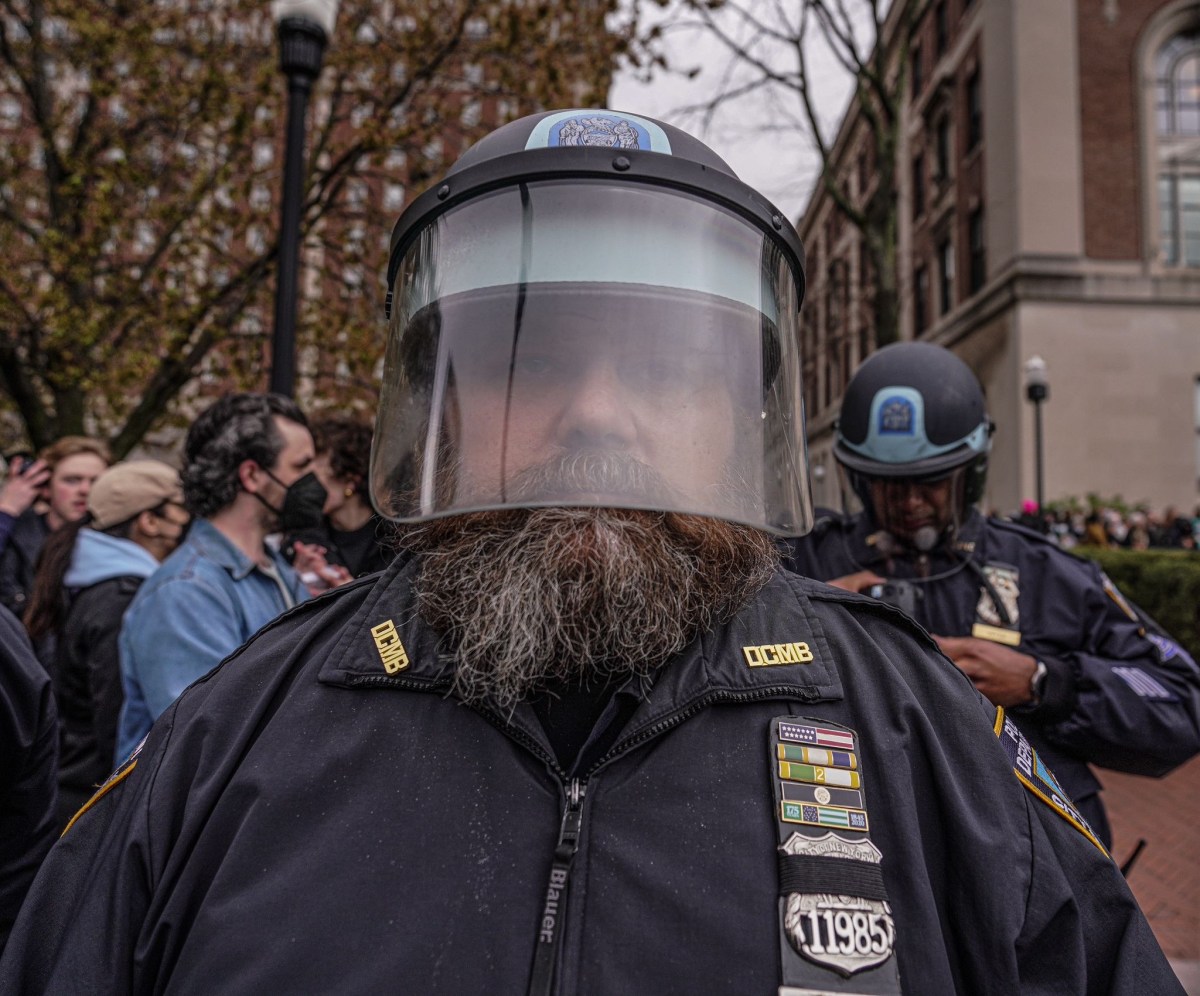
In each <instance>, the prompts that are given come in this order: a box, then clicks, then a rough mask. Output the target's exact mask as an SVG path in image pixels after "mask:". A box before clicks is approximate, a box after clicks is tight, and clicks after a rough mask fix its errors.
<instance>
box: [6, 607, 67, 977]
mask: <svg viewBox="0 0 1200 996" xmlns="http://www.w3.org/2000/svg"><path fill="white" fill-rule="evenodd" d="M57 792H58V717H57V714H56V711H55V708H54V696H53V693H52V691H51V686H50V676H49V675H47V674H46V672H45V670H44V669H43V668H42V666H41V664H39V663H38V661H37V659H36V658H35V657H34V654H33V649H32V647H30V645H29V640H28V639H27V637H26V636H25V631H24V630H23V629H22V628H21V624H20V623H18V622H17V620H16V618H15V617H14V616H13V615H12V613H10V612H8V610H6V609H0V951H3V950H4V947H5V939H6V938H7V937H8V933H9V931H10V929H11V928H12V924H13V921H14V920H15V919H16V916H17V911H18V910H19V909H20V908H21V902H22V900H23V899H24V898H25V894H26V890H28V888H29V886H30V883H31V882H32V881H33V877H34V875H35V874H36V873H37V870H38V865H39V864H40V863H41V861H42V858H43V857H44V856H45V854H46V852H47V851H48V850H49V849H50V845H51V844H52V843H53V842H54V831H55V802H56V798H57ZM9 991H10V990H7V989H4V988H3V987H2V986H0V992H9ZM11 991H13V992H16V991H17V990H11Z"/></svg>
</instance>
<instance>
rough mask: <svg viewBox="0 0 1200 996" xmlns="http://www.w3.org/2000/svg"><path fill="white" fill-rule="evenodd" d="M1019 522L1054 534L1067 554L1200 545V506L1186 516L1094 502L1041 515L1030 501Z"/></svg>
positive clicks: (1169, 508) (1174, 510)
mask: <svg viewBox="0 0 1200 996" xmlns="http://www.w3.org/2000/svg"><path fill="white" fill-rule="evenodd" d="M1013 518H1015V519H1016V521H1018V522H1020V523H1021V524H1022V525H1024V526H1028V527H1029V528H1031V529H1036V530H1038V531H1039V532H1042V533H1045V534H1046V535H1048V536H1052V537H1053V538H1054V539H1055V540H1056V541H1057V542H1058V545H1059V546H1061V547H1062V548H1063V549H1064V550H1070V549H1072V548H1074V547H1077V546H1091V547H1100V548H1102V549H1110V550H1113V549H1126V550H1151V549H1154V550H1195V549H1197V545H1198V544H1200V506H1197V507H1196V509H1195V510H1193V512H1192V514H1191V515H1185V514H1184V513H1183V512H1182V511H1181V510H1180V509H1178V508H1175V507H1174V506H1170V505H1169V506H1167V507H1166V508H1163V509H1162V510H1159V511H1156V510H1154V509H1151V508H1150V507H1149V506H1146V505H1138V506H1136V507H1133V508H1129V507H1126V506H1124V505H1121V506H1118V505H1116V504H1107V503H1104V502H1094V503H1092V504H1090V505H1089V507H1088V508H1087V509H1083V508H1080V507H1078V506H1075V505H1069V506H1068V505H1061V504H1060V505H1055V506H1050V507H1047V509H1046V511H1045V512H1044V513H1042V514H1041V515H1039V514H1038V506H1037V502H1035V501H1026V502H1024V503H1023V505H1022V507H1021V512H1020V514H1019V515H1017V516H1014V517H1013Z"/></svg>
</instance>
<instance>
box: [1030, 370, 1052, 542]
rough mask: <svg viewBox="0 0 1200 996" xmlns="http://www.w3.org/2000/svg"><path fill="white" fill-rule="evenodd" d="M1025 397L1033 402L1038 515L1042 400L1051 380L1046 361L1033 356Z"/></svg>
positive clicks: (1041, 485) (1042, 481)
mask: <svg viewBox="0 0 1200 996" xmlns="http://www.w3.org/2000/svg"><path fill="white" fill-rule="evenodd" d="M1025 397H1026V398H1028V399H1029V400H1030V401H1031V402H1033V445H1034V467H1035V471H1036V473H1037V506H1038V517H1039V518H1040V517H1041V516H1042V514H1043V506H1044V502H1045V496H1046V492H1045V477H1044V473H1045V470H1044V468H1045V463H1044V460H1043V456H1042V402H1043V401H1045V400H1046V399H1047V398H1048V397H1050V382H1049V380H1048V379H1047V377H1046V361H1045V360H1043V359H1042V358H1041V357H1040V356H1031V357H1030V358H1029V359H1028V360H1026V361H1025Z"/></svg>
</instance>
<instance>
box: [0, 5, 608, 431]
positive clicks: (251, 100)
mask: <svg viewBox="0 0 1200 996" xmlns="http://www.w3.org/2000/svg"><path fill="white" fill-rule="evenodd" d="M630 23H631V21H630V19H629V18H625V19H623V20H622V19H621V18H620V17H619V15H618V12H617V3H616V0H604V2H596V0H592V2H582V3H572V2H570V0H546V2H536V0H535V2H514V0H496V2H483V0H393V2H387V3H384V2H379V0H343V2H342V5H341V10H340V12H339V17H338V23H337V26H336V29H335V36H334V38H333V39H332V41H331V44H330V46H329V48H328V50H327V52H326V60H325V67H324V69H323V72H322V75H321V78H320V80H319V82H318V86H317V88H316V90H315V91H314V95H313V99H312V102H311V104H310V110H309V124H308V145H307V153H308V155H307V166H306V174H305V184H304V189H305V194H304V208H303V220H302V226H301V228H302V237H303V239H304V247H305V248H304V255H303V256H302V266H303V267H304V273H303V274H302V281H301V283H302V291H301V299H302V304H301V313H300V318H299V330H298V340H299V346H300V351H301V356H302V357H308V358H309V359H308V360H307V361H306V360H303V359H302V361H301V375H302V378H303V384H304V386H305V387H306V388H307V390H308V391H309V398H310V400H311V401H312V403H313V407H320V406H321V403H322V400H323V398H322V392H323V391H331V392H332V391H334V390H336V392H337V398H336V400H337V402H338V403H339V404H343V405H344V404H348V403H350V402H352V401H354V400H356V399H357V400H358V401H359V403H362V404H365V403H369V402H370V400H371V399H372V398H373V395H374V392H375V384H374V378H373V376H372V371H373V368H374V365H375V363H376V361H377V359H378V356H379V355H380V353H381V346H380V343H381V338H382V334H383V320H382V300H383V288H382V285H381V280H380V274H381V273H382V271H383V269H384V267H385V265H386V257H387V244H386V243H387V233H388V232H389V231H390V227H391V224H392V223H393V222H394V221H395V218H396V216H397V214H398V210H397V203H396V202H397V196H396V194H397V191H399V192H400V197H401V198H403V199H409V198H411V196H413V195H414V194H415V193H418V192H419V191H420V189H422V187H423V186H424V185H425V184H426V182H427V181H428V180H429V178H430V177H431V176H432V175H433V174H435V173H436V172H437V171H438V170H439V169H441V168H442V167H443V166H444V165H445V164H446V162H447V161H449V160H452V159H453V158H455V157H456V156H457V155H458V154H459V152H461V150H462V149H463V148H464V147H465V146H466V145H467V144H469V143H470V142H471V141H473V140H474V139H476V138H477V137H479V135H480V134H482V133H484V132H486V131H487V130H489V129H490V128H491V127H494V126H495V125H496V124H498V123H500V122H501V121H503V120H506V119H509V118H512V117H515V116H518V115H519V114H523V113H528V112H530V111H533V110H536V109H539V108H542V107H551V106H555V105H567V106H570V105H574V104H580V103H583V104H590V103H594V102H601V103H602V102H603V101H604V99H605V97H606V94H607V91H608V86H609V82H610V75H611V69H612V66H613V65H614V61H615V59H616V57H617V55H618V54H619V53H620V52H621V51H622V50H623V49H624V48H625V46H626V44H627V42H628V40H629V37H630V32H631V30H632V29H631V28H630V26H629V25H630ZM276 60H277V43H276V41H275V38H274V25H273V24H272V23H271V20H270V12H269V5H268V4H266V3H263V2H261V0H187V2H178V0H72V2H70V3H67V2H65V0H0V247H2V249H3V259H4V263H5V265H4V267H3V269H2V270H0V388H2V389H3V392H4V394H5V395H6V396H7V397H6V399H4V400H6V401H7V403H8V404H7V407H8V410H9V413H10V420H12V421H16V422H19V424H20V425H21V427H22V428H23V431H24V434H25V435H26V436H27V437H28V441H29V442H30V443H32V444H33V445H35V446H40V445H44V444H45V443H47V442H49V441H50V440H52V439H54V438H56V437H57V436H60V435H62V434H65V433H78V432H92V433H96V434H99V435H101V436H104V437H106V438H108V439H109V440H110V441H111V442H112V444H113V448H114V450H115V451H116V453H117V454H118V455H121V454H124V453H126V452H128V451H129V450H130V449H131V448H132V447H134V446H135V445H137V444H138V442H139V441H140V440H141V439H142V438H143V436H144V435H145V434H146V433H147V432H148V431H149V430H151V429H152V428H155V427H157V426H159V425H162V424H164V422H169V421H170V420H172V419H174V420H176V421H184V420H186V418H187V417H188V411H189V407H193V408H194V404H192V405H190V406H189V400H193V401H194V398H193V395H195V394H197V393H200V394H203V393H204V392H206V391H207V392H209V393H215V392H216V391H218V390H227V389H235V388H254V389H262V388H264V387H265V385H266V380H267V378H266V373H265V367H266V365H267V363H268V357H267V348H268V345H267V344H268V341H269V335H270V320H271V315H272V312H273V307H272V305H273V294H274V287H275V280H274V266H275V260H276V256H277V250H278V242H277V239H278V190H279V187H280V174H281V170H282V154H281V144H282V138H283V131H284V127H285V116H286V88H285V84H284V81H283V77H282V75H281V74H280V72H279V70H278V68H277V64H276Z"/></svg>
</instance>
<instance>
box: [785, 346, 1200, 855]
mask: <svg viewBox="0 0 1200 996" xmlns="http://www.w3.org/2000/svg"><path fill="white" fill-rule="evenodd" d="M992 431H993V424H992V421H991V419H990V418H989V416H988V412H987V407H986V402H985V400H984V395H983V390H982V388H981V387H980V385H979V381H978V379H977V378H976V377H975V374H974V373H973V372H972V371H971V369H970V367H968V366H967V364H966V363H964V362H963V361H962V360H961V359H959V358H958V357H957V356H955V355H954V353H952V352H950V351H949V350H948V349H944V348H942V347H941V346H935V345H933V344H930V343H920V342H905V343H896V344H894V345H891V346H887V347H885V348H883V349H881V350H879V351H878V352H877V353H875V354H873V355H872V356H871V357H869V358H868V359H867V360H866V361H865V362H864V363H863V364H862V366H861V367H860V368H859V369H858V371H857V372H856V373H855V375H854V376H853V377H852V378H851V380H850V383H849V385H848V386H847V388H846V394H845V397H844V399H843V401H842V407H841V412H840V417H839V419H838V422H837V429H836V434H837V435H836V441H835V443H834V451H833V452H834V457H835V458H836V460H837V461H838V463H839V464H840V467H841V472H842V475H843V481H844V482H845V485H846V486H847V489H848V491H850V492H853V495H854V496H855V497H856V498H857V500H858V503H859V504H860V505H861V510H860V511H859V512H857V513H855V514H852V515H846V516H837V515H835V514H832V513H830V514H827V515H825V516H823V517H821V518H820V519H819V520H818V522H817V524H816V527H815V528H814V530H813V531H812V532H811V533H810V534H809V535H807V536H805V537H803V538H802V539H799V540H795V541H793V543H792V556H791V558H790V559H789V560H788V561H787V566H790V567H791V568H792V569H794V570H795V571H797V572H798V573H800V574H804V575H805V576H807V577H812V578H817V579H819V580H827V581H829V582H830V583H831V584H833V585H835V586H837V587H839V588H845V589H847V590H850V591H859V592H864V593H868V594H872V595H875V596H876V597H882V598H884V599H886V600H888V601H890V602H892V603H893V604H896V605H899V606H900V607H901V608H903V609H904V610H905V611H906V612H908V614H909V615H910V616H912V617H913V618H914V619H915V620H916V621H917V622H919V623H921V625H922V626H924V627H925V629H926V630H927V631H928V632H930V633H931V634H933V636H934V638H935V639H936V640H937V641H938V643H939V645H940V646H941V648H942V650H943V652H944V653H945V654H946V655H947V656H948V657H949V658H950V659H951V660H953V661H954V662H955V663H956V664H957V665H958V666H959V668H960V669H961V670H962V671H964V672H965V673H966V675H967V676H968V677H969V678H970V679H971V680H972V681H973V682H974V683H975V686H976V687H977V688H978V689H979V691H980V692H982V693H983V694H984V695H985V696H987V698H988V699H990V700H991V701H992V702H993V703H994V704H995V705H997V706H1003V707H1005V708H1006V709H1008V710H1009V712H1008V715H1009V717H1010V718H1011V719H1012V720H1013V722H1015V723H1016V724H1017V726H1019V727H1020V728H1021V730H1022V731H1023V732H1024V733H1025V735H1026V736H1027V737H1028V738H1029V741H1030V743H1032V744H1033V746H1034V747H1035V748H1036V749H1037V751H1038V753H1039V755H1040V756H1041V757H1042V759H1043V760H1044V761H1045V762H1046V763H1047V765H1048V766H1049V767H1050V769H1051V770H1052V771H1053V772H1054V774H1055V775H1057V776H1058V779H1059V781H1060V783H1061V784H1062V787H1063V788H1064V789H1065V790H1066V792H1067V794H1068V795H1070V797H1071V798H1072V799H1073V800H1074V802H1075V804H1076V806H1077V807H1078V809H1079V811H1080V812H1081V813H1082V815H1083V816H1084V817H1085V818H1086V819H1087V821H1088V823H1089V824H1090V825H1091V827H1092V829H1093V830H1094V831H1095V833H1096V835H1097V836H1098V837H1099V838H1100V840H1101V841H1103V842H1104V844H1105V846H1110V845H1111V842H1112V835H1111V831H1110V829H1109V824H1108V819H1107V817H1106V816H1105V812H1104V807H1103V805H1102V803H1101V800H1100V789H1101V784H1100V781H1099V780H1098V779H1097V778H1096V776H1095V775H1094V774H1093V772H1092V771H1091V770H1090V768H1089V764H1094V765H1097V766H1099V767H1102V768H1111V769H1113V770H1114V771H1126V772H1131V773H1133V774H1138V775H1154V776H1157V775H1165V774H1166V773H1167V772H1169V771H1171V770H1172V769H1173V768H1175V767H1176V766H1178V765H1180V764H1182V763H1183V762H1184V761H1186V760H1188V758H1190V757H1192V756H1193V755H1194V754H1195V753H1196V752H1197V751H1198V750H1200V671H1198V670H1197V668H1196V665H1195V664H1194V663H1193V661H1192V659H1191V658H1190V657H1189V656H1188V654H1187V652H1186V651H1184V650H1183V649H1182V648H1181V647H1180V646H1179V645H1178V644H1177V643H1175V642H1174V641H1173V640H1171V639H1169V638H1168V637H1167V636H1166V635H1165V634H1163V633H1162V632H1161V631H1160V630H1158V628H1157V627H1156V625H1155V624H1154V623H1153V621H1152V620H1149V619H1147V618H1145V617H1144V616H1143V615H1142V614H1140V612H1139V610H1137V609H1136V608H1135V607H1134V606H1132V605H1131V604H1130V603H1129V602H1128V601H1127V600H1126V599H1125V598H1123V597H1122V595H1121V593H1120V592H1119V591H1118V590H1117V588H1116V587H1115V586H1114V585H1113V583H1112V582H1111V581H1110V580H1109V579H1108V578H1107V577H1106V576H1105V575H1104V573H1103V572H1102V571H1101V570H1100V568H1099V567H1098V566H1097V565H1095V564H1094V563H1091V562H1089V561H1085V560H1081V559H1079V558H1077V557H1075V556H1072V555H1071V554H1068V553H1066V552H1065V551H1063V550H1061V549H1060V548H1059V547H1058V546H1057V545H1056V544H1055V543H1054V542H1052V541H1051V540H1049V539H1047V538H1046V537H1044V536H1042V535H1040V534H1038V533H1036V532H1033V531H1032V530H1029V529H1026V528H1024V527H1023V526H1019V525H1016V524H1014V523H1012V522H1008V521H1006V520H1003V519H998V518H994V517H985V516H983V515H982V514H981V513H980V512H979V511H978V509H976V507H975V504H976V502H978V501H979V499H980V498H981V497H982V495H983V489H984V482H985V480H986V475H987V466H988V454H989V452H990V450H991V441H992Z"/></svg>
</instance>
